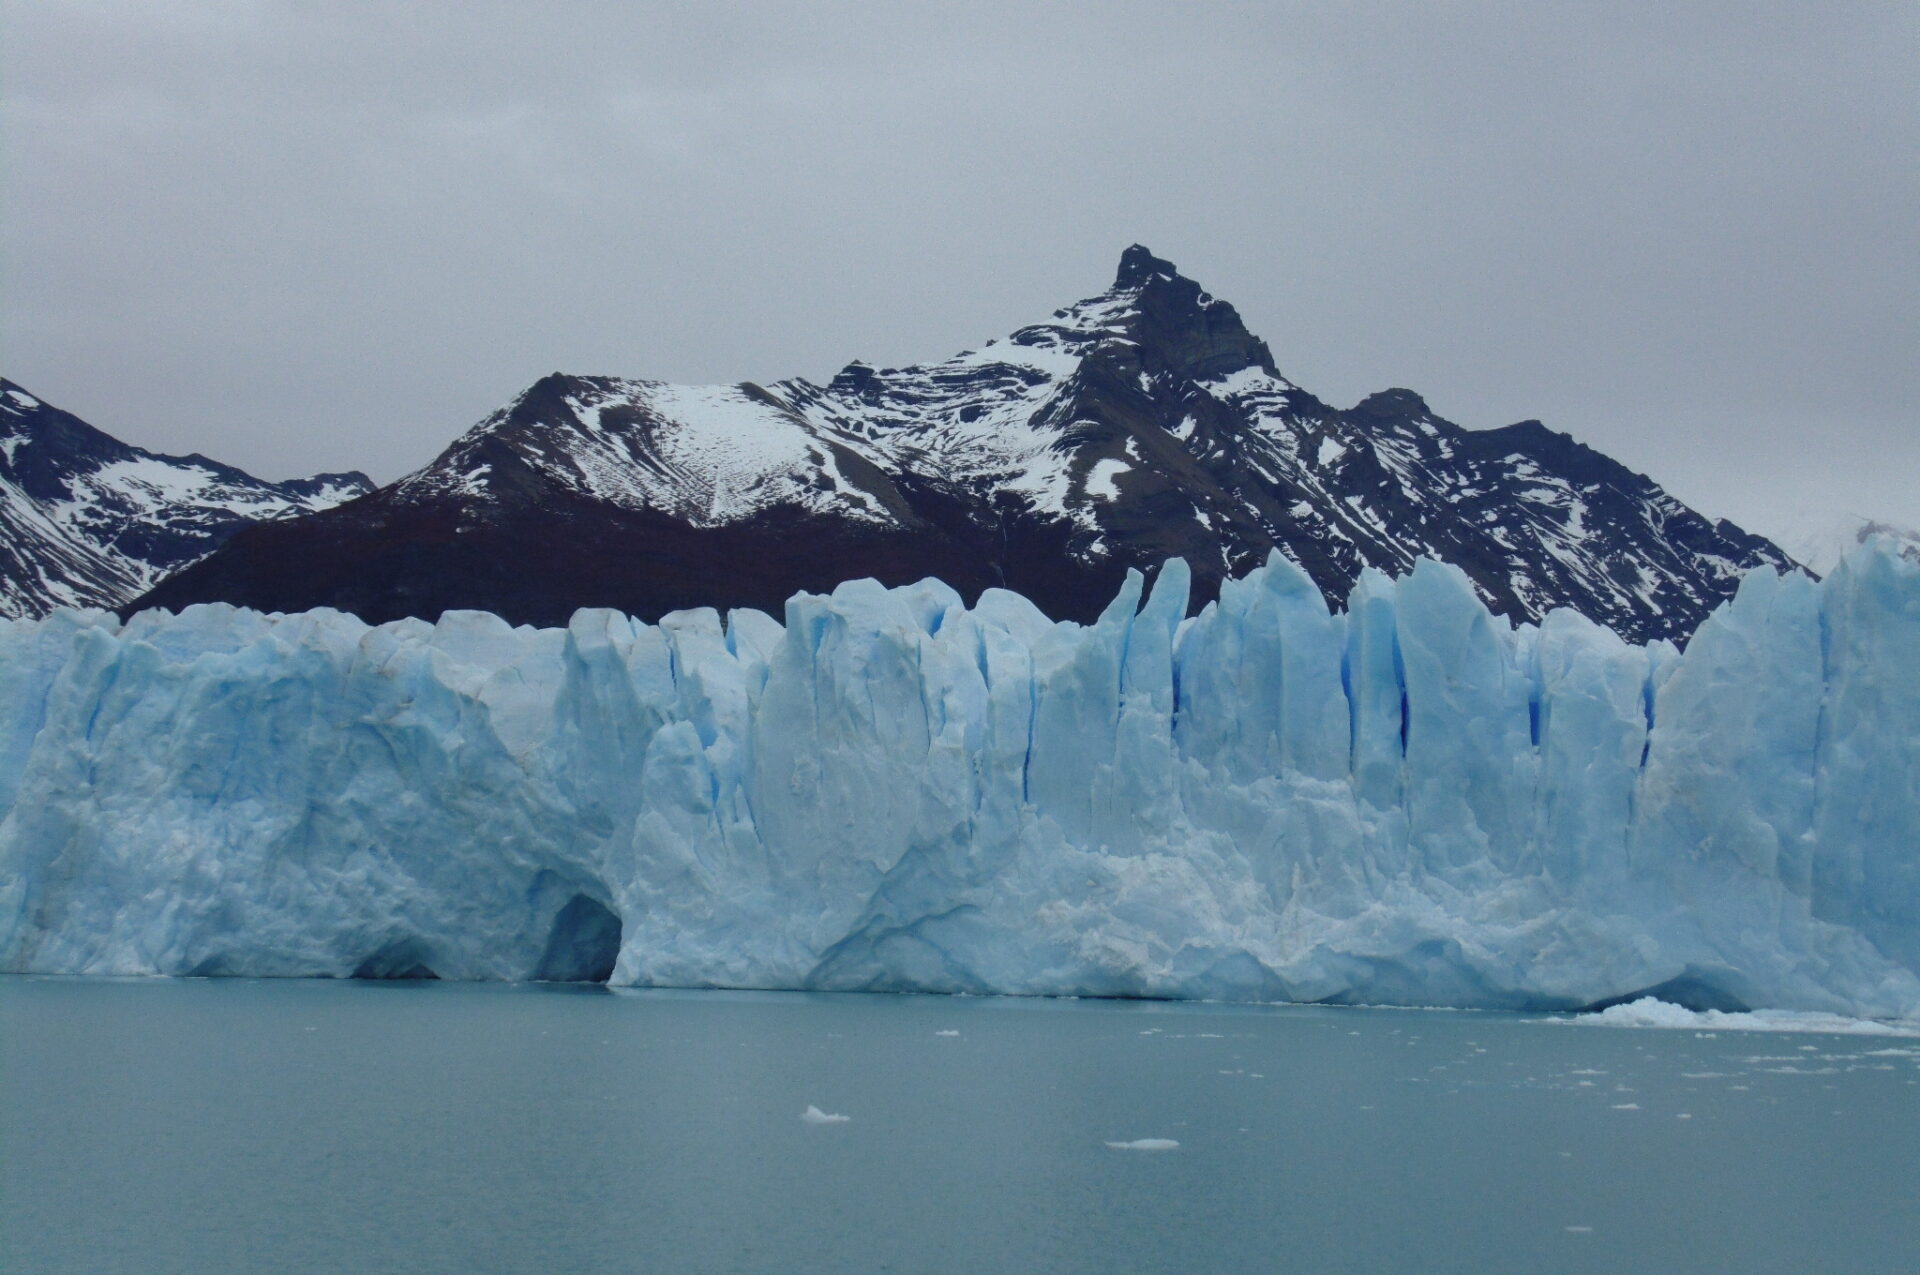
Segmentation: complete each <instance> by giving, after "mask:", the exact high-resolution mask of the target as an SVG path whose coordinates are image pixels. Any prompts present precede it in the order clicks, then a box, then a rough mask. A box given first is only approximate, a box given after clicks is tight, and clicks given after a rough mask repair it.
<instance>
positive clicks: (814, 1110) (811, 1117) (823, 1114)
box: [800, 1103, 853, 1124]
mask: <svg viewBox="0 0 1920 1275" xmlns="http://www.w3.org/2000/svg"><path fill="white" fill-rule="evenodd" d="M800 1118H801V1119H802V1120H804V1121H806V1122H807V1123H808V1124H845V1123H846V1122H847V1121H849V1120H851V1119H853V1117H852V1116H842V1115H836V1114H834V1113H833V1112H831V1111H822V1110H820V1108H818V1107H816V1106H814V1105H813V1104H811V1103H809V1104H807V1109H806V1110H805V1111H803V1112H801V1113H800Z"/></svg>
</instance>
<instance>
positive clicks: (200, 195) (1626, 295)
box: [0, 0, 1920, 534]
mask: <svg viewBox="0 0 1920 1275" xmlns="http://www.w3.org/2000/svg"><path fill="white" fill-rule="evenodd" d="M0 13H3V14H4V21H5V30H4V34H5V38H4V41H3V42H0V43H3V44H4V54H0V56H4V59H5V66H4V71H5V77H4V81H3V83H4V96H5V116H4V119H5V130H6V132H5V138H4V142H5V153H6V155H7V157H8V165H9V169H10V171H11V179H10V180H9V181H8V182H7V183H6V186H5V189H4V192H0V199H4V205H0V207H3V209H4V229H5V236H6V256H5V278H4V286H5V295H6V305H5V307H4V311H0V323H4V360H5V368H4V370H5V371H6V372H7V374H8V375H10V376H13V377H14V378H15V379H17V380H19V381H21V382H23V383H25V384H26V385H28V386H30V387H32V388H34V389H36V390H38V391H39V392H41V393H44V394H46V395H47V396H48V397H49V398H50V399H52V400H53V401H55V402H59V403H61V404H62V405H65V406H67V407H69V408H71V409H72V410H75V411H78V412H79V413H80V414H81V415H83V416H86V417H88V418H89V419H91V420H93V421H95V422H96V423H97V424H99V425H101V426H102V427H104V428H106V429H108V430H110V431H112V432H115V433H117V434H120V435H122V436H123V437H126V438H128V439H129V440H131V441H134V442H138V443H141V444H143V445H146V446H151V447H159V448H164V449H168V450H176V451H186V450H201V451H206V452H208V453H210V454H213V455H217V456H221V457H223V458H227V459H231V460H233V461H234V462H236V463H239V464H242V465H245V466H247V467H249V468H252V469H255V470H257V471H259V472H261V473H263V474H264V475H267V476H270V477H279V476H285V475H288V474H291V473H294V472H296V471H309V470H314V469H321V468H342V467H362V468H366V469H368V470H369V471H371V472H373V473H375V474H376V475H377V476H379V477H382V478H390V477H393V476H395V475H397V474H398V473H400V472H402V471H403V470H405V469H407V468H410V467H412V466H414V465H417V464H420V463H422V462H424V461H425V460H426V459H427V458H428V457H430V456H431V455H432V454H433V453H434V452H436V451H437V450H438V449H439V448H440V447H441V446H442V445H444V443H446V442H447V441H448V440H449V439H451V438H452V437H453V436H454V435H455V434H456V433H457V432H459V431H460V430H461V429H462V428H464V427H465V426H466V425H467V424H469V423H470V422H471V421H472V420H474V419H475V418H477V417H479V416H480V415H482V414H484V413H485V412H486V411H488V410H490V409H491V408H492V407H493V406H495V405H497V403H499V402H500V401H501V400H503V399H505V398H506V397H508V396H509V395H510V394H512V393H513V392H514V391H515V390H517V389H519V388H520V387H522V386H523V385H524V384H526V383H527V382H529V381H531V380H532V379H533V378H535V377H537V376H538V375H540V374H542V373H544V372H547V371H551V370H556V369H565V370H569V371H579V372H588V373H599V372H610V373H620V374H627V375H636V376H652V377H660V378H664V379H673V380H694V381H733V380H741V379H754V380H771V379H777V378H779V377H782V376H789V375H809V376H816V377H818V376H823V375H826V374H828V373H830V372H831V371H832V370H833V369H834V368H836V367H837V366H839V365H840V364H841V363H844V362H845V361H847V360H849V359H852V358H855V357H860V358H865V359H868V360H869V361H873V362H880V363H900V362H906V361H909V360H913V359H917V358H928V357H935V356H940V355H944V354H947V353H951V352H953V351H954V350H956V349H960V348H964V347H966V346H969V345H972V344H976V343H978V342H979V341H981V340H984V339H985V338H987V337H989V336H992V335H996V334H999V333H1001V332H1004V331H1006V330H1008V329H1010V328H1012V327H1014V326H1017V325H1019V324H1021V323H1025V322H1030V321H1032V320H1034V319H1036V318H1038V317H1040V316H1042V315H1044V314H1045V313H1047V312H1048V311H1049V310H1051V309H1052V308H1053V307H1054V306H1056V305H1060V304H1063V303H1065V302H1067V301H1070V300H1073V299H1075V298H1077V297H1079V296H1082V295H1085V294H1087V293H1089V292H1092V291H1095V290H1097V289H1098V288H1099V287H1101V286H1103V285H1104V283H1105V281H1106V279H1107V277H1108V275H1109V274H1110V272H1111V270H1112V268H1113V264H1114V261H1115V259H1116V258H1117V255H1118V253H1119V250H1120V248H1121V247H1123V246H1124V245H1126V244H1127V243H1130V242H1133V241H1135V240H1140V241H1143V242H1145V243H1148V244H1150V245H1151V246H1152V247H1153V248H1154V249H1155V250H1156V251H1157V252H1159V253H1161V254H1162V255H1165V256H1168V257H1171V258H1172V259H1174V260H1175V261H1177V262H1179V263H1180V265H1181V266H1182V268H1183V269H1185V270H1186V271H1187V272H1188V273H1190V274H1192V275H1193V276H1195V277H1196V278H1199V279H1201V280H1202V281H1203V282H1204V283H1206V284H1207V285H1208V286H1209V287H1211V288H1213V289H1214V290H1215V291H1217V292H1218V293H1220V294H1221V295H1223V296H1226V297H1228V298H1230V299H1232V300H1233V301H1234V302H1235V303H1236V304H1237V305H1238V306H1239V308H1240V309H1241V311H1242V312H1243V314H1245V316H1246V317H1247V319H1248V321H1249V324H1250V325H1251V326H1252V327H1253V328H1254V329H1255V330H1256V331H1258V332H1260V333H1261V334H1262V335H1264V336H1265V337H1266V338H1267V339H1268V341H1269V343H1270V344H1271V345H1272V347H1273V349H1274V350H1275V353H1276V355H1277V357H1278V359H1279V361H1280V364H1281V366H1282V368H1283V369H1284V370H1285V371H1287V372H1288V373H1289V375H1291V376H1293V377H1295V378H1296V379H1298V380H1299V381H1301V382H1302V383H1303V384H1305V385H1307V386H1308V387H1309V388H1311V389H1314V390H1315V391H1316V392H1318V393H1320V394H1322V395H1323V396H1324V397H1327V398H1329V399H1331V400H1333V401H1336V402H1341V403H1345V402H1351V401H1353V400H1355V399H1357V398H1359V397H1360V396H1361V395H1363V394H1365V393H1367V392H1369V391H1371V390H1373V389H1376V388H1380V387H1382V386H1385V385H1389V384H1399V385H1407V386H1411V387H1413V388H1416V389H1418V390H1420V391H1421V392H1422V393H1424V394H1425V395H1426V397H1427V398H1428V399H1429V401H1430V402H1432V403H1433V405H1434V406H1435V408H1436V409H1437V410H1439V411H1441V412H1442V413H1444V414H1446V415H1448V416H1451V417H1452V418H1454V419H1456V420H1458V421H1460V422H1462V423H1463V424H1467V425H1477V426H1490V425H1497V424H1503V423H1506V422H1508V421H1511V420H1515V419H1519V418H1522V417H1527V416H1538V417H1541V418H1542V419H1544V420H1546V421H1547V423H1548V424H1550V425H1553V426H1555V427H1556V428H1561V429H1565V430H1567V431H1569V432H1571V433H1573V434H1574V435H1576V436H1577V437H1580V438H1582V439H1584V440H1585V441H1588V442H1590V443H1592V444H1594V445H1596V446H1598V447H1600V448H1602V449H1604V450H1607V451H1609V452H1612V453H1613V454H1615V455H1617V456H1619V457H1620V458H1621V459H1622V460H1624V461H1626V462H1628V463H1629V464H1632V465H1633V466H1635V467H1636V468H1640V469H1643V470H1645V471H1647V472H1649V473H1651V474H1653V475H1654V476H1655V477H1656V478H1658V479H1660V480H1661V481H1663V482H1665V483H1667V484H1668V485H1669V486H1670V487H1672V488H1673V489H1674V490H1675V492H1676V493H1677V494H1679V495H1680V496H1681V497H1682V498H1683V499H1686V500H1688V501H1690V502H1692V503H1695V504H1697V505H1699V506H1701V507H1702V508H1704V509H1706V510H1707V511H1708V512H1711V513H1716V514H1724V515H1728V516H1732V517H1734V518H1735V519H1736V520H1739V521H1742V522H1744V523H1746V524H1748V525H1750V526H1753V527H1754V528H1755V529H1757V530H1761V531H1763V532H1769V533H1772V534H1782V533H1785V532H1789V531H1791V529H1792V524H1793V523H1794V522H1795V521H1796V520H1797V519H1799V518H1801V517H1817V516H1822V515H1826V514H1830V513H1834V512H1838V511H1841V510H1851V511H1855V512H1859V513H1862V514H1872V515H1877V516H1881V517H1886V518H1891V519H1894V520H1897V521H1905V522H1909V523H1920V492H1917V491H1916V486H1915V483H1914V482H1913V475H1915V474H1920V428H1916V420H1915V404H1916V401H1920V373H1916V370H1915V367H1916V360H1915V359H1914V358H1913V351H1914V350H1915V348H1917V345H1920V343H1916V340H1915V338H1916V332H1915V324H1914V316H1913V304H1912V298H1913V297H1914V296H1915V295H1920V286H1917V285H1920V236H1916V235H1914V234H1913V230H1912V209H1913V208H1914V207H1915V206H1920V198H1917V197H1920V169H1916V166H1915V164H1914V163H1913V157H1914V156H1915V154H1917V153H1920V146H1917V145H1916V143H1920V112H1917V111H1916V107H1915V100H1914V94H1913V92H1912V85H1913V83H1914V82H1915V72H1916V71H1917V70H1920V67H1916V65H1915V63H1916V55H1915V50H1916V48H1920V40H1917V39H1916V37H1917V36H1920V16H1917V15H1920V10H1916V9H1914V8H1913V7H1911V6H1902V5H1891V4H1836V5H1823V6H1805V5H1797V4H1794V5H1767V4H1759V5H1755V4H1738V5H1719V4H1689V5H1678V6H1676V5H1668V4H1610V5H1604V6H1558V5H1556V6H1542V5H1536V4H1531V3H1529V4H1451V5H1427V6H1414V5H1404V4H1357V5H1335V4H1313V5H1257V6H1256V5H1229V4H1214V5H1171V4H1154V5H1148V4H1116V3H1104V4H1092V5H1047V6H1037V5H1030V4H1024V3H1022V4H1013V3H986V4H973V5H967V6H951V7H939V8H932V7H928V6H911V7H909V6H893V5H870V6H866V5H862V6H855V5H823V4H808V5H800V4H791V5H785V4H780V5H776V4H767V5H731V6H729V5H699V6H694V5H682V4H663V5H651V6H649V5H637V4H613V3H607V4H589V3H564V4H549V5H539V6H527V5H510V4H427V3H412V4H407V5H391V4H329V5H306V4H278V3H266V2H264V0H262V2H256V3H245V2H239V0H236V2H232V3H194V4H185V3H126V4H110V3H104V2H102V0H92V2H88V3H45V2H38V3H32V4H27V3H21V2H19V0H13V2H11V3H6V4H5V5H4V7H0Z"/></svg>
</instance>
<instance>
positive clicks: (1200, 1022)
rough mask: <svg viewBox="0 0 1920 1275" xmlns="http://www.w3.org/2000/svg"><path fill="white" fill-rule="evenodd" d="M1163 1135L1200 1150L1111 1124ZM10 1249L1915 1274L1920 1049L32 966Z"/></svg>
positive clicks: (1018, 1003)
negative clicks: (36, 969)
mask: <svg viewBox="0 0 1920 1275" xmlns="http://www.w3.org/2000/svg"><path fill="white" fill-rule="evenodd" d="M955 1033H957V1034H955ZM809 1106H813V1107H816V1108H818V1109H819V1110H820V1111H821V1112H823V1113H826V1114H830V1115H845V1116H847V1117H849V1118H848V1119H846V1120H844V1121H832V1122H825V1123H809V1122H808V1121H806V1120H803V1119H802V1118H801V1115H802V1113H803V1112H804V1111H806V1109H807V1108H808V1107H809ZM1139 1139H1163V1140H1171V1141H1176V1142H1178V1144H1179V1146H1178V1147H1177V1149H1172V1150H1160V1151H1151V1150H1134V1149H1115V1148H1113V1147H1110V1146H1109V1145H1108V1144H1109V1143H1128V1142H1133V1141H1136V1140H1139ZM0 1253H3V1254H4V1262H5V1268H6V1269H7V1270H11V1271H33V1272H45V1271H86V1272H119V1271H129V1272H131V1271H138V1272H143V1273H145V1272H158V1271H181V1272H210V1271H329V1272H330V1271H355V1272H358V1271H410V1272H431V1271H447V1272H490V1271H512V1272H522V1271H524V1272H548V1271H552V1272H567V1271H650V1272H681V1271H688V1272H693V1271H716V1272H717V1271H782V1272H787V1271H793V1272H808V1271H901V1272H927V1271H970V1272H973V1271H979V1272H993V1271H1010V1272H1011V1271H1017V1272H1029V1271H1036V1272H1037V1271H1087V1272H1096V1271H1097V1272H1109V1271H1169V1272H1201V1271H1309V1272H1319V1271H1342V1270H1352V1271H1412V1270H1420V1271H1463V1272H1464V1271H1471V1272H1489V1271H1552V1272H1580V1271H1634V1270H1659V1271H1732V1270H1737V1271H1792V1272H1805V1271H1826V1272H1838V1271H1876V1272H1881V1271H1885V1272H1893V1271H1907V1270H1913V1269H1915V1268H1916V1267H1920V1041H1916V1040H1911V1039H1907V1040H1902V1039H1895V1038H1886V1037H1878V1038H1876V1037H1843V1036H1809V1035H1787V1034H1766V1035H1761V1034H1749V1033H1738V1032H1726V1031H1722V1032H1719V1033H1717V1034H1702V1033H1696V1032H1693V1031H1658V1030H1644V1029H1643V1030H1625V1029H1608V1028H1597V1027H1585V1026H1572V1025H1567V1024H1563V1023H1555V1022H1551V1021H1544V1020H1540V1019H1529V1018H1526V1017H1521V1016H1509V1015H1497V1014H1484V1013H1448V1012H1432V1011H1427V1012H1423V1011H1396V1010H1355V1009H1317V1008H1238V1007H1227V1006H1216V1005H1192V1004H1167V1003H1146V1002H1091V1001H1080V1002H1074V1001H1022V1000H1000V999H948V998H939V997H903V996H814V995H802V994H762V993H747V992H704V993H703V992H637V993H627V992H621V993H609V992H606V991H604V990H603V989H591V990H579V989H563V988H549V987H498V986H473V985H456V984H368V983H328V982H300V981H289V982H253V981H243V980H206V981H202V980H185V981H163V980H153V981H112V980H81V979H34V978H11V979H0Z"/></svg>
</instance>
